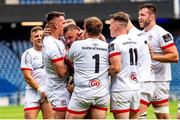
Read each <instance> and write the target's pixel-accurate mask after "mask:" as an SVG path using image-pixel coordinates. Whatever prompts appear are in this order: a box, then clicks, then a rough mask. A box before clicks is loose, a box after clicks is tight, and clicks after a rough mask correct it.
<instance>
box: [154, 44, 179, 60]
mask: <svg viewBox="0 0 180 120" xmlns="http://www.w3.org/2000/svg"><path fill="white" fill-rule="evenodd" d="M163 52H164V53H163V54H158V53H153V52H151V58H152V59H153V60H155V61H159V62H165V63H166V62H178V60H179V55H178V51H177V48H176V46H175V45H173V46H171V47H169V48H166V49H163Z"/></svg>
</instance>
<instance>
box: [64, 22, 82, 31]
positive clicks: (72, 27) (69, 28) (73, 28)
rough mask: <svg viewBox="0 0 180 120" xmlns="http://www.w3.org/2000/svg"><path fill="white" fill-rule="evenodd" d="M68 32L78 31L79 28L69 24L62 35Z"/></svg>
mask: <svg viewBox="0 0 180 120" xmlns="http://www.w3.org/2000/svg"><path fill="white" fill-rule="evenodd" d="M69 30H79V31H80V28H79V27H78V26H77V25H75V24H69V25H67V26H66V27H65V28H64V33H66V32H68V31H69Z"/></svg>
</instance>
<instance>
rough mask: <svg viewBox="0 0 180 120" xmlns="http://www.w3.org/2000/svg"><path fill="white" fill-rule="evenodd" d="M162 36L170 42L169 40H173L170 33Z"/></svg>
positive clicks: (165, 40)
mask: <svg viewBox="0 0 180 120" xmlns="http://www.w3.org/2000/svg"><path fill="white" fill-rule="evenodd" d="M162 37H163V39H164V42H168V41H171V40H172V38H171V35H170V34H165V35H163V36H162Z"/></svg>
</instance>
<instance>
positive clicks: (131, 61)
mask: <svg viewBox="0 0 180 120" xmlns="http://www.w3.org/2000/svg"><path fill="white" fill-rule="evenodd" d="M109 52H110V58H111V57H113V56H116V55H120V56H121V71H120V73H118V74H117V75H116V76H115V77H113V78H112V83H111V84H112V85H111V91H112V92H118V91H127V90H138V89H139V77H138V60H139V52H140V47H139V45H138V42H137V40H136V39H131V38H130V37H128V35H120V36H118V37H116V38H115V39H114V40H113V41H112V42H111V43H110V44H109Z"/></svg>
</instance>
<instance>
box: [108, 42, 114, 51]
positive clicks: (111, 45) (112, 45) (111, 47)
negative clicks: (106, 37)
mask: <svg viewBox="0 0 180 120" xmlns="http://www.w3.org/2000/svg"><path fill="white" fill-rule="evenodd" d="M108 49H109V52H111V51H113V50H114V43H111V44H110V45H109V47H108Z"/></svg>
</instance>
